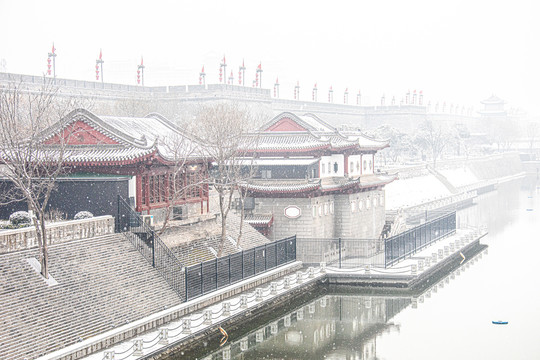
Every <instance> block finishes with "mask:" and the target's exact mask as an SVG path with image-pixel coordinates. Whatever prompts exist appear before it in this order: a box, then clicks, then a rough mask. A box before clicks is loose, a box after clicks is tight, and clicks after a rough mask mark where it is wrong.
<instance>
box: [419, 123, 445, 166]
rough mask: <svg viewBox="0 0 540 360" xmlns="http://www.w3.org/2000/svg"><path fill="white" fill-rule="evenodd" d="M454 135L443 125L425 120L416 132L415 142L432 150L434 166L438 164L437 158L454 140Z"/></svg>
mask: <svg viewBox="0 0 540 360" xmlns="http://www.w3.org/2000/svg"><path fill="white" fill-rule="evenodd" d="M452 141H453V140H452V137H451V136H450V135H449V133H448V132H447V131H445V130H444V129H443V127H442V126H441V125H440V124H439V125H435V124H434V123H433V121H431V120H426V121H425V122H423V123H422V124H421V125H420V127H419V131H418V133H417V134H416V138H415V142H416V143H417V144H418V145H419V146H420V147H421V148H422V149H424V150H426V151H429V152H431V156H432V159H433V167H435V166H436V164H437V159H438V158H439V157H440V156H441V155H442V154H443V151H444V150H445V149H446V147H447V146H449V145H450V143H451V142H452Z"/></svg>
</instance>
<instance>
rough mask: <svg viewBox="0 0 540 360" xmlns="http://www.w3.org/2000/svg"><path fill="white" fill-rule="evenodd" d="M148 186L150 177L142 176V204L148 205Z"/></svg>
mask: <svg viewBox="0 0 540 360" xmlns="http://www.w3.org/2000/svg"><path fill="white" fill-rule="evenodd" d="M147 184H148V176H146V175H141V202H142V203H143V204H144V205H146V204H148V199H147V195H148V194H147V193H146V185H147Z"/></svg>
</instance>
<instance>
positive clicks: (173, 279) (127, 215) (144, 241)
mask: <svg viewBox="0 0 540 360" xmlns="http://www.w3.org/2000/svg"><path fill="white" fill-rule="evenodd" d="M115 231H116V232H117V233H123V234H124V235H125V236H126V237H127V238H128V240H129V241H130V242H131V243H132V244H133V246H134V247H135V248H136V249H137V250H138V251H139V252H140V253H141V254H142V255H143V257H144V258H145V259H146V260H148V262H149V263H150V264H152V266H153V267H154V268H156V270H158V272H159V274H160V275H161V276H162V277H163V278H164V279H165V281H167V283H168V284H169V285H170V286H171V287H172V288H173V290H174V291H175V292H176V293H177V294H178V295H179V296H180V297H181V298H182V300H183V301H185V300H186V298H185V296H186V289H185V287H184V285H185V279H184V270H183V269H184V267H183V266H182V263H181V262H180V261H179V260H178V258H177V257H176V256H175V255H174V254H173V252H172V251H171V250H170V249H169V248H168V247H167V245H165V243H164V242H163V241H162V240H161V239H160V238H159V236H158V235H157V234H156V233H155V232H154V230H152V228H151V227H150V226H149V225H148V224H146V223H145V222H144V221H143V219H142V217H141V216H140V215H139V214H137V213H136V212H135V211H134V210H133V209H132V208H131V206H130V205H129V204H128V203H127V202H126V201H125V200H124V199H122V197H120V196H118V213H117V216H116V221H115Z"/></svg>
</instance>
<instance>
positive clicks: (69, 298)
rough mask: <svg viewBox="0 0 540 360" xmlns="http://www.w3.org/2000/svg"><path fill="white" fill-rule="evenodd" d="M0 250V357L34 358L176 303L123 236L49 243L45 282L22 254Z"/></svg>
mask: <svg viewBox="0 0 540 360" xmlns="http://www.w3.org/2000/svg"><path fill="white" fill-rule="evenodd" d="M37 255H38V251H37V249H32V250H25V251H19V252H14V253H8V254H3V255H0V359H5V360H11V359H13V360H15V359H16V360H22V359H25V358H26V359H33V358H36V357H38V356H42V355H45V354H47V353H49V352H52V351H54V350H58V349H60V348H62V347H65V346H68V345H71V344H73V343H76V342H78V341H82V340H84V339H87V338H89V337H92V336H95V335H98V334H100V333H103V332H105V331H107V330H110V329H112V328H114V327H117V326H120V325H124V324H125V323H128V322H132V321H135V320H137V319H140V318H143V317H145V316H148V315H150V314H152V313H155V312H158V311H161V310H163V309H165V308H168V307H171V306H174V305H177V304H180V303H181V299H180V298H179V297H178V295H176V293H175V292H174V291H173V290H172V289H171V288H170V287H169V285H168V284H167V283H166V282H165V280H164V279H163V278H162V277H161V276H160V275H159V274H158V272H157V271H156V270H155V269H153V268H152V266H151V265H150V264H149V263H148V262H147V261H146V260H145V259H144V258H143V257H142V256H141V254H140V253H139V252H138V251H137V250H136V249H135V248H134V247H133V245H131V243H129V241H128V240H127V239H126V238H125V237H124V236H123V235H121V234H112V235H105V236H101V237H95V238H91V239H85V240H77V241H71V242H67V243H63V244H59V245H55V246H51V247H50V248H49V255H50V256H49V259H50V265H49V269H50V275H51V276H52V277H53V278H54V280H56V281H57V282H58V284H57V285H53V286H49V285H47V283H46V282H45V281H44V279H43V278H42V277H41V275H39V274H38V273H37V272H36V271H35V270H34V269H33V268H32V267H31V266H30V265H29V264H28V262H27V261H26V260H25V259H28V258H32V257H34V258H37Z"/></svg>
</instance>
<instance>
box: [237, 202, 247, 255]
mask: <svg viewBox="0 0 540 360" xmlns="http://www.w3.org/2000/svg"><path fill="white" fill-rule="evenodd" d="M244 200H245V198H244V196H243V195H242V193H240V229H239V230H238V239H237V240H236V247H240V241H242V230H243V229H244V212H245V210H244Z"/></svg>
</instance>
